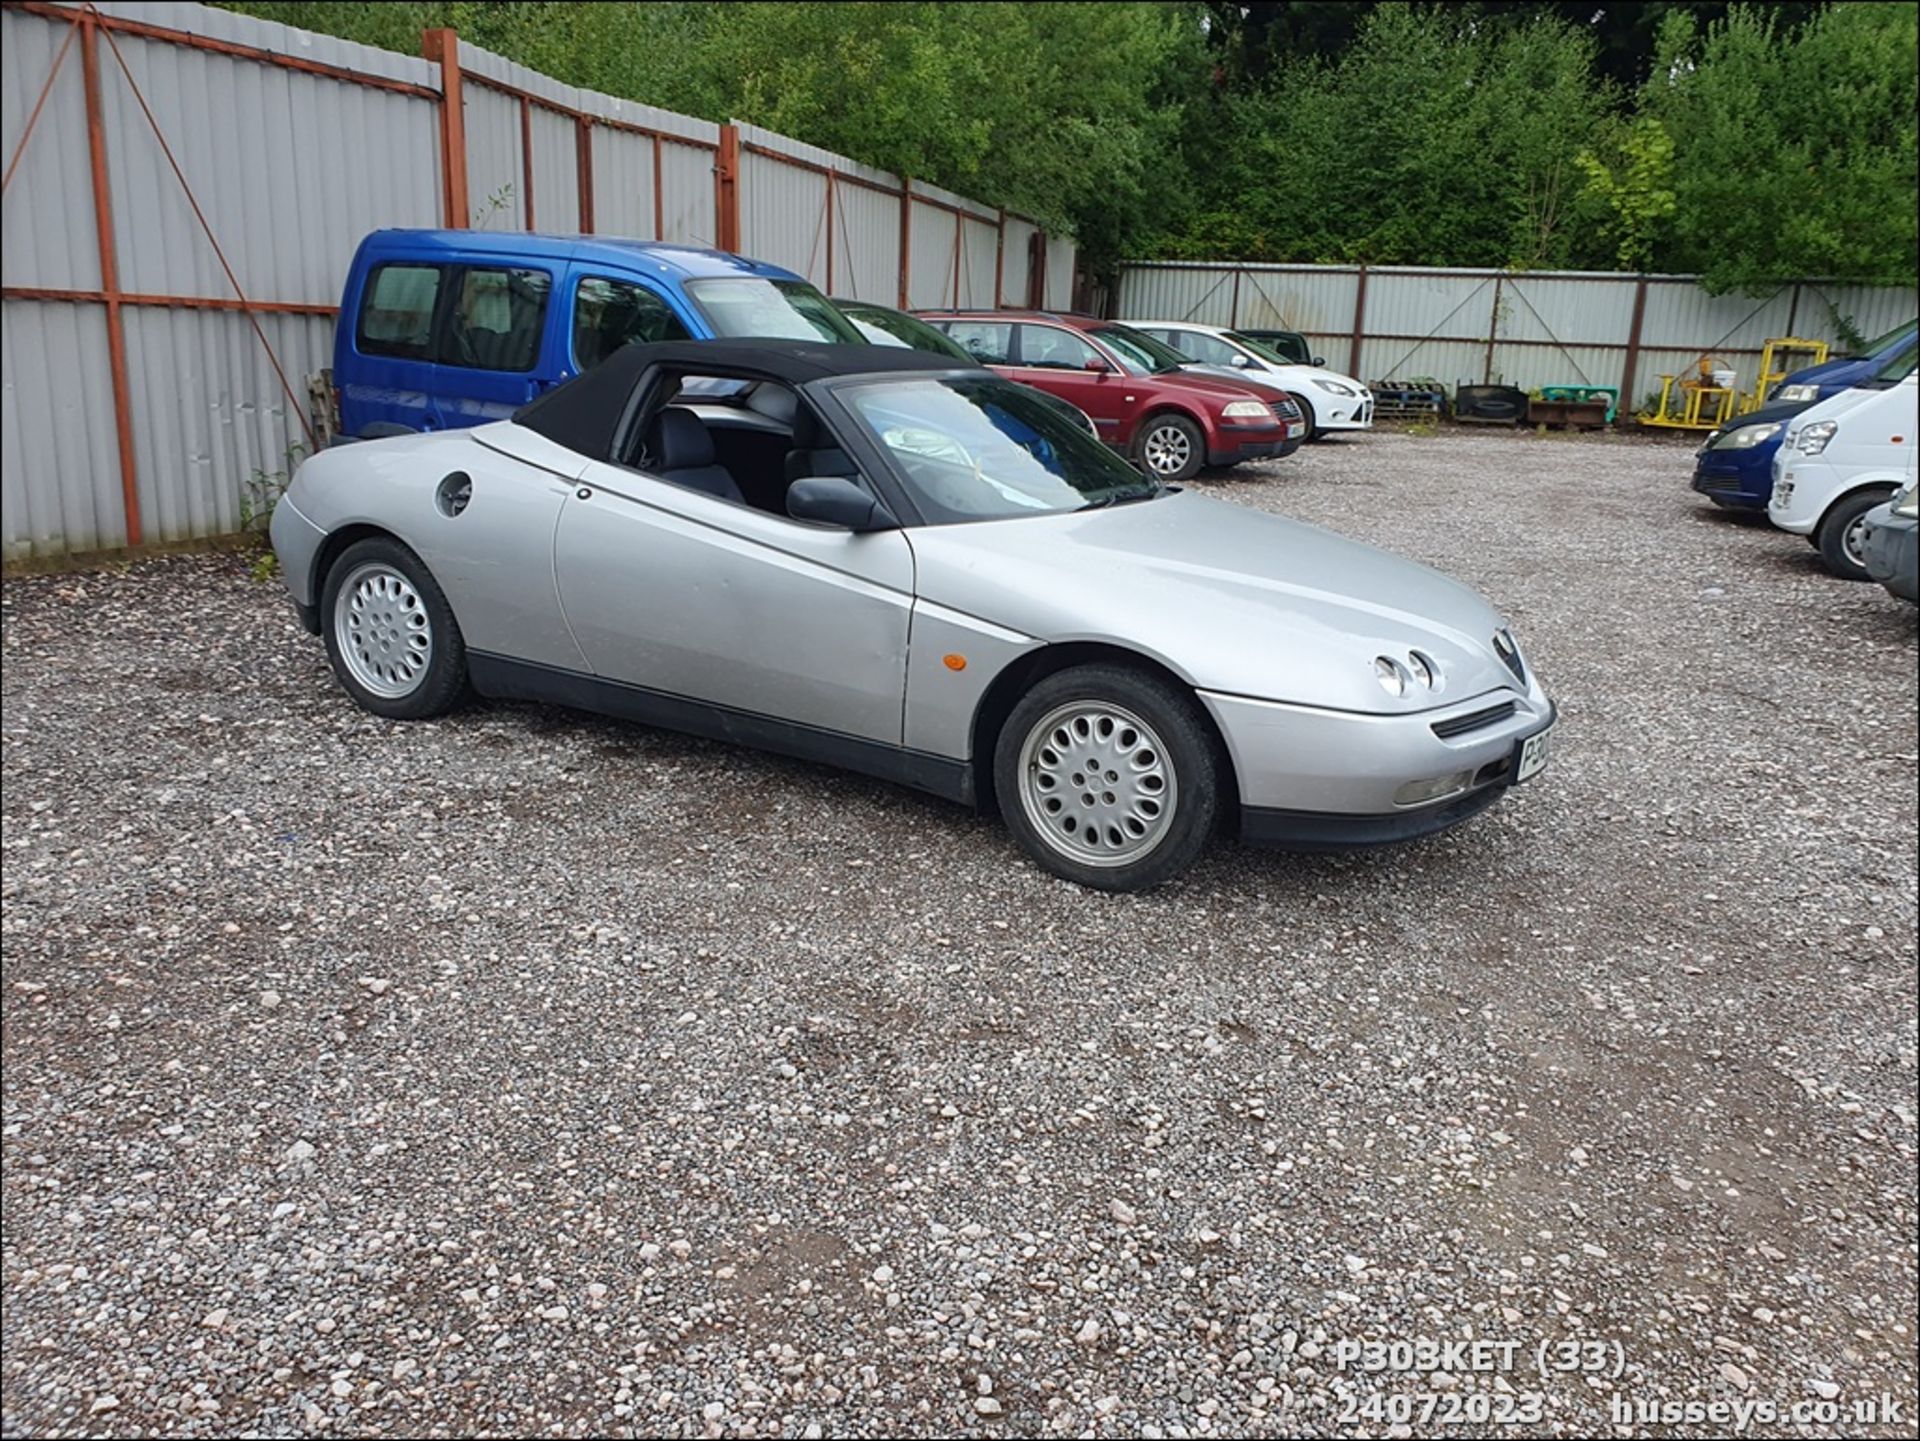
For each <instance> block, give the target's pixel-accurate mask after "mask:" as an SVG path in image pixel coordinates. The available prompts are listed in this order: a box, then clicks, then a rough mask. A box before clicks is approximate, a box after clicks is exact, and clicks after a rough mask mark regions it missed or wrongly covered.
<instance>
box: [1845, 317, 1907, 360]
mask: <svg viewBox="0 0 1920 1441" xmlns="http://www.w3.org/2000/svg"><path fill="white" fill-rule="evenodd" d="M1917 330H1920V320H1909V321H1908V322H1907V323H1906V324H1905V325H1896V326H1894V327H1893V329H1892V330H1889V331H1888V332H1887V333H1886V334H1885V335H1880V336H1876V337H1874V338H1873V339H1872V340H1869V341H1868V342H1867V343H1866V346H1865V348H1864V349H1862V350H1861V352H1860V353H1861V354H1862V355H1878V354H1879V353H1880V352H1881V351H1882V350H1884V349H1886V348H1887V347H1888V346H1889V345H1892V344H1893V343H1894V341H1896V340H1898V339H1899V338H1900V337H1901V336H1903V335H1911V334H1913V333H1915V331H1917Z"/></svg>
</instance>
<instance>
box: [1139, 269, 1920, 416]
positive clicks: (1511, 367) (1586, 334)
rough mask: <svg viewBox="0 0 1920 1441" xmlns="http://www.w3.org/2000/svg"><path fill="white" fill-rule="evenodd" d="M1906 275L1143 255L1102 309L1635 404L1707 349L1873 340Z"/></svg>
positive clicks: (1744, 367)
mask: <svg viewBox="0 0 1920 1441" xmlns="http://www.w3.org/2000/svg"><path fill="white" fill-rule="evenodd" d="M1917 305H1920V295H1917V294H1916V291H1915V290H1914V288H1913V287H1910V286H1909V287H1900V286H1891V287H1868V286H1837V285H1832V284H1829V283H1827V282H1823V281H1813V280H1807V281H1799V282H1796V283H1793V284H1788V285H1782V286H1780V287H1779V288H1778V289H1777V290H1776V291H1774V293H1773V294H1771V295H1768V296H1765V297H1755V296H1746V295H1717V296H1716V295H1709V294H1707V292H1706V291H1705V290H1703V289H1701V288H1700V285H1699V283H1698V277H1696V276H1689V275H1624V274H1613V273H1607V272H1598V273H1596V272H1582V271H1505V270H1421V269H1414V268H1410V267H1404V266H1382V267H1379V268H1370V267H1366V266H1333V265H1259V264H1244V265H1235V264H1231V263H1219V264H1201V263H1188V262H1184V261H1166V262H1160V261H1147V262H1140V263H1135V264H1129V265H1127V266H1126V267H1125V268H1124V269H1123V270H1122V272H1121V276H1120V284H1119V286H1118V289H1117V292H1116V294H1115V296H1114V303H1113V306H1112V309H1113V312H1114V313H1115V314H1116V315H1117V316H1119V317H1121V318H1123V319H1128V320H1191V321H1196V322H1198V323H1200V324H1203V325H1234V326H1248V327H1255V328H1258V327H1262V326H1265V327H1270V328H1275V329H1286V330H1298V331H1300V332H1301V333H1303V334H1304V335H1306V336H1307V337H1308V338H1309V339H1310V340H1311V341H1313V343H1314V349H1315V350H1316V351H1317V352H1319V353H1321V354H1323V355H1324V356H1325V357H1326V359H1327V361H1328V363H1329V364H1330V365H1332V366H1333V367H1334V368H1335V369H1337V370H1341V371H1344V372H1345V373H1346V374H1349V375H1352V376H1355V377H1357V378H1359V379H1361V380H1367V381H1376V380H1385V381H1407V380H1414V379H1421V378H1431V379H1435V380H1438V381H1440V382H1442V383H1443V384H1445V385H1447V386H1449V387H1451V386H1452V385H1454V384H1456V383H1457V382H1459V381H1463V380H1466V381H1473V382H1486V381H1504V382H1505V383H1507V384H1509V385H1517V386H1520V387H1522V388H1523V389H1529V390H1530V389H1533V388H1534V387H1536V386H1541V385H1603V386H1614V387H1617V388H1618V389H1619V391H1620V394H1621V398H1622V402H1623V404H1628V405H1633V404H1637V403H1638V402H1639V401H1641V400H1643V399H1644V398H1646V396H1647V394H1648V393H1649V392H1650V391H1657V390H1658V389H1659V385H1660V377H1661V375H1662V374H1679V373H1681V372H1684V371H1687V370H1688V369H1689V368H1690V367H1691V366H1692V365H1693V364H1694V362H1696V361H1697V360H1699V359H1700V357H1701V356H1702V355H1703V354H1710V355H1714V356H1717V357H1719V358H1721V359H1722V360H1724V361H1725V362H1726V363H1727V365H1729V366H1731V367H1732V368H1733V369H1734V370H1735V371H1736V372H1737V373H1738V375H1739V381H1738V383H1739V385H1740V386H1741V387H1742V388H1746V387H1748V386H1750V385H1751V384H1752V383H1753V380H1754V375H1755V372H1756V370H1757V368H1758V365H1759V360H1760V351H1761V347H1762V346H1763V345H1764V343H1765V342H1766V341H1767V339H1768V338H1770V337H1776V336H1797V337H1799V338H1802V339H1807V340H1824V341H1827V342H1829V343H1838V342H1839V340H1840V335H1839V332H1838V327H1837V326H1836V325H1835V323H1834V316H1835V314H1836V313H1837V314H1839V315H1841V316H1845V317H1847V318H1848V321H1849V323H1850V324H1851V325H1852V326H1853V327H1854V328H1855V329H1856V330H1857V331H1859V332H1860V333H1861V334H1863V335H1865V336H1867V337H1869V338H1871V337H1873V336H1875V335H1878V334H1880V333H1882V332H1883V331H1887V330H1891V329H1892V328H1893V327H1894V326H1896V325H1900V324H1903V323H1904V322H1906V321H1909V320H1911V319H1913V317H1914V314H1915V308H1916V306H1917Z"/></svg>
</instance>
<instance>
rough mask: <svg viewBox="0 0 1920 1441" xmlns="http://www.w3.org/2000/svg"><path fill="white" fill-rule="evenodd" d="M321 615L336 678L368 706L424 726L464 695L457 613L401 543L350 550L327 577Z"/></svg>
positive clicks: (367, 543)
mask: <svg viewBox="0 0 1920 1441" xmlns="http://www.w3.org/2000/svg"><path fill="white" fill-rule="evenodd" d="M320 615H321V618H322V622H323V630H324V633H325V635H326V641H327V659H328V660H329V661H331V662H332V663H333V673H334V675H335V676H337V677H338V678H339V680H340V684H341V685H343V686H345V687H346V689H347V694H349V695H351V696H352V697H353V698H354V699H355V700H356V701H358V702H359V703H360V705H361V706H362V708H364V709H366V710H370V711H372V712H373V713H374V714H375V715H379V716H386V717H387V718H388V719H389V720H424V719H425V718H426V717H428V716H436V715H441V714H444V713H445V712H447V711H449V710H452V709H453V707H454V706H455V705H457V704H458V703H459V701H460V698H461V697H462V696H463V695H464V694H465V692H466V688H467V647H466V642H465V640H464V639H463V638H462V637H461V634H460V625H459V622H458V621H456V620H455V619H454V618H453V608H452V607H451V606H449V605H448V604H447V598H446V595H445V594H444V593H443V592H442V591H441V589H440V586H439V584H438V582H436V581H435V580H434V578H433V574H432V572H431V571H429V570H428V569H427V567H426V565H425V563H424V562H423V561H422V560H421V559H420V557H419V556H417V555H415V554H414V553H413V552H412V551H411V550H408V549H407V548H406V547H405V546H404V545H402V544H400V542H399V541H397V540H386V539H382V538H373V539H369V540H362V541H358V542H356V543H354V544H353V545H350V546H348V547H347V549H346V550H345V551H344V552H343V553H342V554H341V556H340V558H339V559H338V560H336V561H335V562H334V563H333V566H332V568H331V569H329V570H328V571H327V583H326V587H325V589H324V591H323V592H322V595H321V603H320Z"/></svg>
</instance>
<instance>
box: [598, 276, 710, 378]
mask: <svg viewBox="0 0 1920 1441" xmlns="http://www.w3.org/2000/svg"><path fill="white" fill-rule="evenodd" d="M692 338H693V337H692V336H691V335H689V334H688V333H687V327H686V326H684V325H682V324H681V323H680V317H679V316H677V315H675V314H674V313H673V309H672V307H671V306H669V305H668V304H667V302H666V301H664V300H662V299H661V298H660V297H659V296H658V295H655V294H654V293H653V292H652V291H651V290H648V289H647V288H646V287H645V286H644V285H632V284H629V283H628V282H627V281H624V280H609V279H606V278H605V277H604V276H599V275H589V276H587V277H585V278H584V279H582V280H581V282H580V285H579V288H578V289H576V290H575V291H574V293H573V364H574V368H575V369H577V370H586V369H588V368H589V367H591V366H595V365H598V364H599V363H600V362H601V361H603V360H605V359H606V358H607V357H608V356H609V355H612V354H613V353H614V351H616V350H618V349H619V348H620V347H621V346H623V345H629V344H631V345H653V344H655V343H656V342H658V341H662V340H691V339H692Z"/></svg>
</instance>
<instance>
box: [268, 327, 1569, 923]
mask: <svg viewBox="0 0 1920 1441" xmlns="http://www.w3.org/2000/svg"><path fill="white" fill-rule="evenodd" d="M273 544H274V549H275V550H276V551H277V552H278V553H279V557H280V562H281V565H282V567H283V569H284V573H285V576H286V582H287V586H288V588H289V589H290V590H291V591H292V593H293V598H294V601H295V602H296V603H297V605H298V607H299V610H300V614H301V617H302V619H303V620H304V621H305V623H306V625H307V628H308V629H309V630H312V631H314V632H316V633H317V634H319V635H322V636H324V637H325V640H326V646H327V654H328V656H329V657H330V659H331V660H332V663H333V669H334V671H335V673H336V674H337V675H338V677H339V679H340V683H341V684H342V685H344V686H345V687H346V689H347V690H348V692H349V693H350V694H352V696H353V697H354V699H355V700H357V701H358V702H359V703H360V704H361V705H362V706H364V707H365V708H366V709H368V710H370V711H372V712H374V713H375V714H378V715H382V716H389V717H395V718H411V717H421V716H431V715H437V714H439V713H440V712H442V711H445V710H447V709H448V708H450V707H451V706H453V705H455V704H456V703H457V702H459V701H460V699H461V698H462V696H463V695H464V694H465V693H466V692H467V691H468V690H469V688H471V689H472V690H473V691H477V692H478V693H479V694H481V695H482V696H491V697H511V698H519V699H534V700H542V701H550V702H557V703H560V704H563V705H569V706H577V707H581V708H584V709H588V710H593V711H600V712H605V713H607V714H611V715H615V716H622V717H627V718H630V719H633V720H637V721H641V722H644V723H646V724H649V725H657V726H665V727H669V728H672V729H676V730H682V731H690V732H694V733H697V734H700V735H704V736H712V737H718V738H722V739H725V740H730V741H737V742H741V743H744V744H747V745H753V746H760V747H764V748H766V749H769V750H774V751H780V752H784V753H786V754H789V755H795V756H803V757H807V758H809V759H813V760H820V761H827V762H831V763H833V764H836V765H840V766H844V767H847V768H849V769H852V770H857V771H863V772H866V773H868V774H871V775H876V776H882V777H885V778H887V779H889V780H892V781H896V782H900V783H904V784H906V785H911V786H917V787H919V788H921V789H923V790H927V791H932V792H934V793H936V794H938V795H942V796H946V797H949V798H951V799H953V800H955V801H958V802H962V803H969V804H976V805H982V806H992V807H997V808H998V810H999V812H1000V814H1001V815H1002V816H1003V817H1004V818H1005V820H1006V824H1007V826H1008V827H1009V829H1011V830H1012V832H1013V834H1014V836H1015V837H1016V838H1017V839H1018V841H1019V843H1020V844H1021V846H1022V847H1024V848H1025V850H1026V851H1027V852H1028V854H1030V855H1031V856H1032V857H1033V858H1034V859H1035V860H1036V861H1038V862H1039V863H1040V864H1041V865H1043V866H1045V867H1046V868H1047V869H1048V870H1050V871H1053V872H1054V873H1055V874H1057V875H1060V876H1064V877H1067V878H1068V879H1070V880H1074V881H1078V882H1080V883H1082V884H1084V885H1089V886H1098V887H1102V888H1104V889H1108V890H1138V889H1141V888H1144V887H1147V886H1151V885H1155V884H1157V883H1159V882H1161V881H1164V880H1166V879H1167V878H1168V877H1170V876H1173V875H1174V874H1176V873H1177V872H1179V871H1180V870H1181V869H1182V868H1183V867H1185V866H1186V865H1187V864H1188V863H1189V862H1190V861H1192V860H1193V858H1194V857H1195V856H1196V855H1197V854H1198V853H1199V851H1200V849H1201V848H1202V847H1203V846H1204V845H1205V844H1206V842H1207V839H1208V837H1209V836H1210V835H1211V834H1212V832H1213V831H1214V830H1215V829H1216V827H1217V826H1218V825H1220V824H1221V823H1223V822H1225V823H1229V824H1231V825H1233V826H1236V827H1237V828H1238V830H1239V833H1240V834H1241V835H1242V836H1243V837H1245V838H1247V839H1250V840H1255V841H1264V842H1274V843H1281V844H1286V845H1290V846H1294V847H1304V848H1313V849H1319V848H1327V847H1339V846H1347V845H1368V844H1376V843H1380V842H1385V841H1398V840H1405V839H1408V838H1411V837H1414V836H1419V835H1424V834H1427V833H1430V832H1433V831H1438V830H1440V829H1442V828H1444V827H1446V826H1449V825H1452V824H1454V823H1455V822H1457V821H1461V820H1465V819H1466V818H1467V817H1469V816H1472V815H1474V814H1476V813H1478V812H1479V811H1481V810H1484V809H1485V808H1486V807H1487V806H1489V805H1492V804H1493V803H1494V802H1495V801H1497V800H1498V799H1499V798H1500V797H1501V796H1502V795H1504V794H1505V793H1506V791H1507V790H1508V788H1509V787H1510V786H1512V785H1513V784H1514V783H1516V782H1519V781H1524V780H1526V779H1528V778H1529V777H1530V776H1532V775H1533V774H1534V773H1535V772H1536V771H1538V770H1539V769H1540V767H1541V766H1542V765H1543V764H1544V763H1545V761H1546V756H1547V738H1548V733H1549V728H1550V727H1551V726H1552V724H1553V706H1552V704H1551V703H1550V702H1549V701H1548V699H1547V696H1546V694H1545V692H1544V691H1542V689H1541V687H1540V683H1539V680H1538V679H1537V678H1536V677H1535V676H1534V675H1533V673H1532V671H1531V669H1530V668H1529V666H1528V665H1527V663H1526V661H1525V660H1524V659H1523V658H1522V655H1521V652H1520V648H1519V646H1518V645H1517V644H1516V643H1515V642H1514V639H1513V637H1512V635H1511V634H1510V633H1509V632H1508V630H1507V628H1506V626H1505V625H1504V624H1503V622H1502V621H1501V618H1500V616H1499V615H1498V614H1497V613H1496V612H1495V611H1494V610H1493V608H1492V607H1490V606H1489V605H1487V603H1486V602H1485V601H1483V600H1481V599H1480V597H1479V596H1477V595H1475V594H1474V593H1473V592H1472V591H1470V590H1468V589H1466V588H1465V587H1464V586H1461V585H1458V584H1456V583H1455V582H1453V581H1451V580H1449V579H1447V578H1446V577H1445V576H1443V575H1440V574H1438V573H1436V572H1434V571H1432V570H1428V569H1427V568H1426V567H1424V566H1420V565H1415V564H1414V563H1412V562H1411V561H1406V560H1402V559H1399V558H1398V557H1396V556H1392V555H1388V554H1385V553H1383V552H1381V551H1378V550H1374V549H1372V548H1370V547H1368V546H1365V545H1361V544H1358V543H1356V542H1354V541H1350V540H1343V539H1341V538H1340V537H1339V536H1336V535H1332V534H1329V533H1328V532H1326V531H1323V530H1319V529H1316V528H1314V527H1312V526H1309V525H1303V524H1299V523H1297V522H1294V521H1290V520H1285V519H1282V518H1280V517H1278V516H1274V515H1269V514H1265V513H1263V512H1261V511H1256V510H1249V509H1246V508H1244V507H1242V506H1238V505H1232V504H1228V503H1225V502H1221V501H1217V500H1211V499H1207V498H1206V497H1203V496H1200V495H1196V494H1193V493H1191V492H1184V491H1180V490H1177V489H1174V488H1171V487H1168V486H1163V485H1159V484H1156V483H1154V482H1153V481H1150V480H1147V479H1144V478H1143V477H1142V476H1141V475H1139V474H1138V473H1137V472H1136V471H1134V470H1133V469H1132V468H1131V467H1129V466H1128V465H1127V464H1126V463H1125V462H1124V461H1123V460H1121V459H1120V458H1119V457H1118V456H1116V455H1114V454H1113V453H1112V452H1111V451H1109V450H1108V449H1107V448H1106V447H1104V446H1103V445H1101V444H1100V443H1099V442H1098V441H1096V440H1094V439H1093V438H1092V437H1090V436H1088V435H1087V434H1086V433H1085V431H1084V430H1082V429H1081V428H1080V427H1078V426H1077V425H1075V424H1074V423H1073V422H1072V421H1071V420H1070V419H1063V418H1062V415H1061V412H1060V411H1059V410H1058V408H1056V407H1054V406H1051V405H1048V404H1047V403H1045V402H1044V401H1042V400H1041V399H1039V398H1038V397H1036V396H1035V395H1033V394H1032V393H1031V392H1030V391H1028V390H1026V389H1025V388H1024V387H1021V386H1017V385H1012V384H1009V383H1008V382H1006V381H1004V380H1000V379H998V378H996V377H995V376H993V375H991V374H988V373H983V372H982V371H980V370H978V369H973V368H962V367H959V366H957V365H956V364H955V363H954V362H953V361H951V360H948V359H946V358H943V357H941V356H937V355H928V354H925V353H922V352H919V351H912V350H897V349H891V348H883V347H880V346H836V345H817V344H809V343H801V342H794V343H777V342H775V343H768V342H731V341H699V342H685V343H677V344H666V345H650V346H631V347H628V348H626V349H624V350H621V351H619V352H617V353H616V354H615V355H613V356H612V357H611V358H609V359H608V360H606V361H605V362H603V363H602V364H600V365H599V366H598V367H596V368H595V369H593V370H591V371H589V372H588V373H586V374H585V375H582V376H580V377H579V378H578V379H576V380H574V381H571V382H570V383H568V384H567V385H565V386H562V387H561V388H560V389H558V390H555V391H552V392H550V393H549V394H547V395H545V396H543V397H541V398H540V399H539V400H537V401H535V402H534V403H533V404H532V405H530V406H528V407H527V408H526V409H524V410H522V411H520V412H519V414H517V415H516V416H515V417H514V418H513V419H512V420H507V421H499V422H496V423H494V424H490V425H483V426H480V427H478V428H477V429H473V430H462V431H458V432H449V433H445V434H438V435H425V436H417V437H405V438H400V439H393V440H380V441H371V442H366V443H363V444H357V445H348V446H343V447H339V448H336V449H332V450H328V451H325V452H323V453H321V454H320V455H317V456H315V457H314V458H313V459H311V460H309V461H307V462H306V464H305V465H303V466H302V467H301V468H300V470H299V472H298V474H297V475H296V476H295V478H294V481H293V484H292V486H291V488H290V489H289V490H288V492H287V495H286V498H285V499H284V500H283V501H282V502H281V503H280V504H279V505H278V506H277V507H276V508H275V510H274V513H273Z"/></svg>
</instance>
